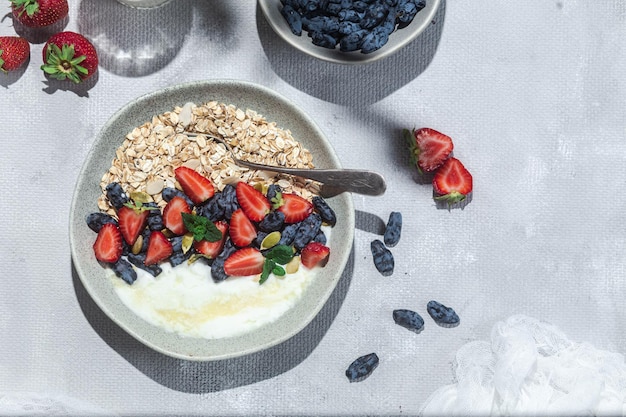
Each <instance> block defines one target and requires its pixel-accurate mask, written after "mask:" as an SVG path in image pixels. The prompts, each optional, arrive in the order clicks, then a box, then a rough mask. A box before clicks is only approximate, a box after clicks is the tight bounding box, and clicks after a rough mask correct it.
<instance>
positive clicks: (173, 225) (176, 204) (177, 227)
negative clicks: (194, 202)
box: [163, 196, 191, 235]
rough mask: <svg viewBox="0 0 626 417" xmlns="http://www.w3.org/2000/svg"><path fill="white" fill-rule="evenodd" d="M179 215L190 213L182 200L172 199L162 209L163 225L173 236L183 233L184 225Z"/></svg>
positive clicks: (180, 198)
mask: <svg viewBox="0 0 626 417" xmlns="http://www.w3.org/2000/svg"><path fill="white" fill-rule="evenodd" d="M181 213H191V208H190V207H189V204H187V201H185V199H184V198H182V197H179V196H176V197H174V198H172V199H171V200H170V201H169V202H168V203H167V205H166V206H165V208H164V209H163V225H164V226H165V227H167V228H168V229H169V230H170V231H171V232H172V233H174V234H175V235H182V234H184V233H185V231H186V229H185V224H184V223H183V217H182V215H181Z"/></svg>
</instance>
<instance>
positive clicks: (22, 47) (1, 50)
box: [0, 36, 30, 72]
mask: <svg viewBox="0 0 626 417" xmlns="http://www.w3.org/2000/svg"><path fill="white" fill-rule="evenodd" d="M29 57H30V45H29V43H28V41H27V40H26V39H24V38H20V37H19V36H0V70H2V71H3V72H7V71H13V70H16V69H18V68H19V67H21V66H22V65H23V64H24V62H26V61H28V58H29Z"/></svg>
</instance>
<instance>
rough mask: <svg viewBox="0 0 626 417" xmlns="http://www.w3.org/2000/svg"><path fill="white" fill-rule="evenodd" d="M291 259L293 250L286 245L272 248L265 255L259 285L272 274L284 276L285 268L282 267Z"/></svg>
mask: <svg viewBox="0 0 626 417" xmlns="http://www.w3.org/2000/svg"><path fill="white" fill-rule="evenodd" d="M292 258H293V248H292V247H291V246H287V245H278V246H274V247H273V248H272V249H270V250H269V251H267V253H266V254H265V263H264V264H263V272H262V273H261V279H260V280H259V284H263V283H264V282H265V281H267V279H268V278H269V276H270V274H271V273H273V274H274V275H276V276H281V277H282V276H284V275H285V274H286V271H285V268H283V267H282V265H285V264H288V263H289V261H291V259H292Z"/></svg>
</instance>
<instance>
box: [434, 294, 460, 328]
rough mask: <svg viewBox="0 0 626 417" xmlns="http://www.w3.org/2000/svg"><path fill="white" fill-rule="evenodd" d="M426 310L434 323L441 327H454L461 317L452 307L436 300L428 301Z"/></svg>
mask: <svg viewBox="0 0 626 417" xmlns="http://www.w3.org/2000/svg"><path fill="white" fill-rule="evenodd" d="M426 310H427V311H428V314H429V315H430V317H432V319H433V320H434V321H435V323H437V324H438V325H439V326H441V327H448V328H449V327H456V326H458V325H459V324H460V323H461V319H460V318H459V316H458V315H457V314H456V312H455V311H454V309H453V308H451V307H446V306H445V305H443V304H441V303H440V302H438V301H435V300H431V301H429V302H428V304H427V305H426Z"/></svg>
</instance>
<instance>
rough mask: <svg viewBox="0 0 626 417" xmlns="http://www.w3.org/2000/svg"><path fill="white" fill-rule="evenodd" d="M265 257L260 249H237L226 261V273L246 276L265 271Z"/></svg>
mask: <svg viewBox="0 0 626 417" xmlns="http://www.w3.org/2000/svg"><path fill="white" fill-rule="evenodd" d="M264 263H265V257H264V256H263V254H262V253H261V252H259V250H258V249H255V248H243V249H239V250H237V251H235V252H234V253H233V254H232V255H230V256H229V257H228V258H226V260H225V261H224V272H226V275H230V276H235V277H245V276H248V275H257V274H260V273H261V272H263V264H264Z"/></svg>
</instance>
